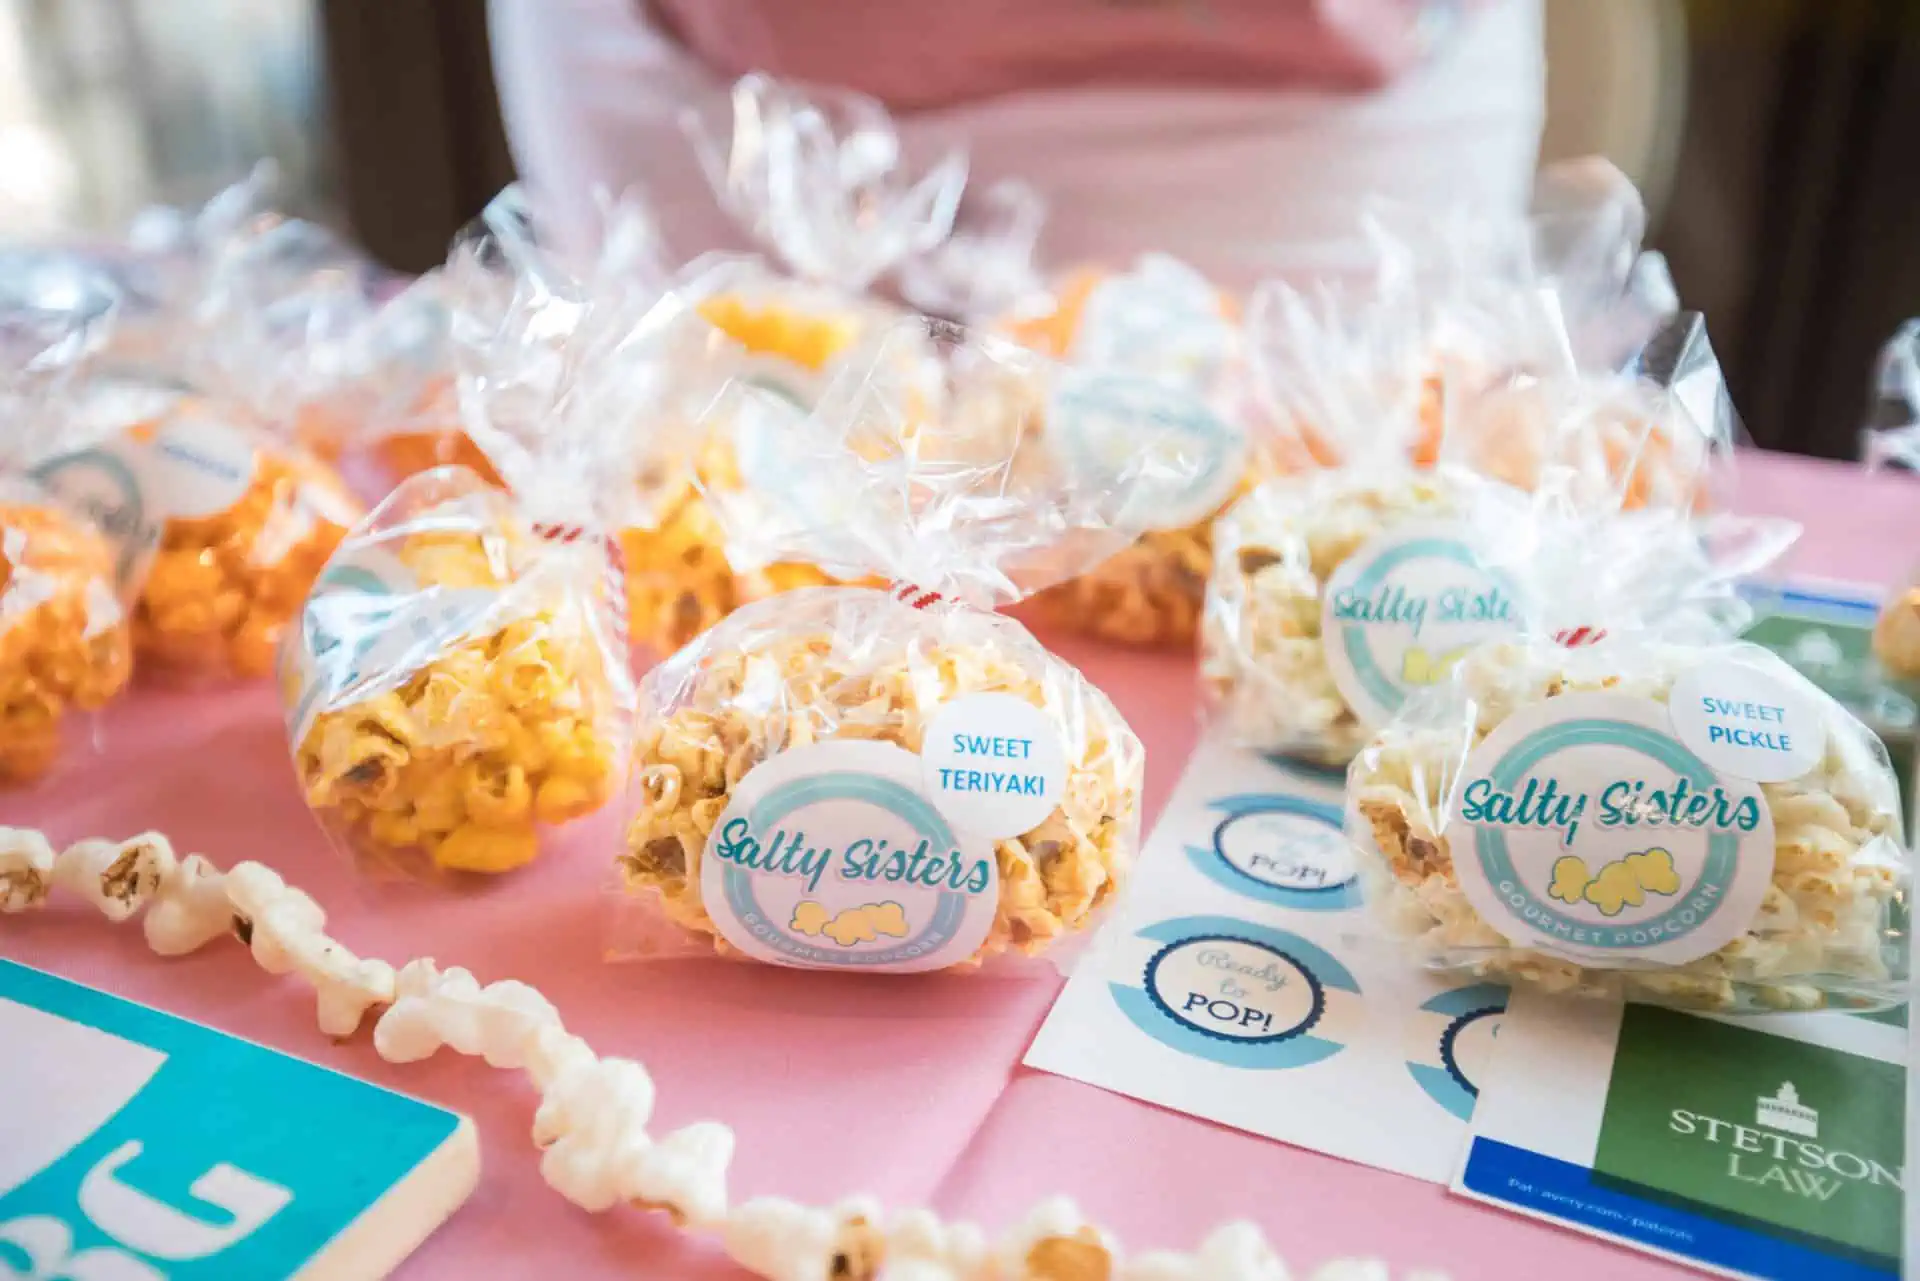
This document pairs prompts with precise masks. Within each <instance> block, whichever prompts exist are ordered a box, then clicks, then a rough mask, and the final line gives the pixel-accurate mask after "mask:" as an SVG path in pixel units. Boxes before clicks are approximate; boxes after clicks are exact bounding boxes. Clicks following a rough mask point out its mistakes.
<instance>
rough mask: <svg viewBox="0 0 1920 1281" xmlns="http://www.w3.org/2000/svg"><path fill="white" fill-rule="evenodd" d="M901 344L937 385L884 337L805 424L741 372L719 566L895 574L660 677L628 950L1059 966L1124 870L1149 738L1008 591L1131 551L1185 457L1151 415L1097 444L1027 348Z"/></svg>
mask: <svg viewBox="0 0 1920 1281" xmlns="http://www.w3.org/2000/svg"><path fill="white" fill-rule="evenodd" d="M899 342H900V344H901V345H902V346H904V347H905V348H906V349H908V350H912V351H918V350H922V349H924V348H925V347H926V346H927V345H928V344H929V343H930V342H931V344H932V345H933V346H934V347H935V349H936V350H938V351H939V352H940V376H939V378H938V379H936V380H933V381H931V382H929V381H927V380H925V379H915V378H905V377H903V376H902V374H901V371H902V370H906V369H912V368H914V364H913V362H911V361H901V360H898V359H896V358H894V357H893V356H892V355H890V354H889V352H888V351H886V350H885V349H884V348H883V349H881V350H879V351H876V352H874V353H873V355H872V360H871V363H870V364H869V365H868V366H866V367H865V368H863V369H859V370H854V371H850V372H849V373H848V374H847V375H845V376H843V378H842V379H841V380H839V381H838V382H836V384H835V385H834V387H832V388H830V389H829V392H828V394H827V397H826V399H825V400H823V402H822V403H821V405H820V406H819V407H818V409H817V410H816V411H815V413H814V414H813V415H812V416H810V417H808V418H804V419H803V418H800V417H799V416H798V414H797V413H796V411H794V410H793V409H792V407H791V406H790V405H787V404H785V402H782V401H780V400H779V399H777V398H774V397H771V396H768V395H766V394H765V393H762V392H758V391H756V390H754V389H751V388H746V387H743V386H741V385H736V386H735V387H734V388H732V389H731V392H732V393H733V394H734V395H735V396H736V397H737V398H738V400H739V401H740V403H738V404H736V405H734V406H733V407H732V408H731V409H730V410H729V411H728V412H726V413H725V414H724V415H723V421H724V422H725V424H726V427H725V430H726V431H728V432H729V433H730V434H731V435H732V437H733V445H734V448H735V449H736V450H737V451H738V452H739V454H740V456H742V457H743V458H749V459H755V460H756V462H755V463H754V464H753V465H752V466H750V467H749V468H748V474H749V478H750V483H749V484H747V485H745V486H743V487H741V488H740V489H737V490H734V491H732V492H729V493H726V494H720V493H716V494H715V495H714V502H715V511H716V514H717V515H718V516H719V518H720V519H721V521H722V523H723V524H724V525H725V526H726V527H727V529H728V530H729V535H730V537H729V543H728V553H729V555H731V556H733V557H734V558H735V559H736V562H737V563H738V564H740V565H741V566H743V567H751V566H755V565H759V564H771V563H776V562H778V561H780V560H783V559H795V558H797V559H802V560H805V561H807V562H809V563H813V564H817V565H820V566H822V567H823V568H825V569H826V570H828V571H829V572H830V573H832V574H833V575H834V576H836V577H838V578H841V579H849V580H850V579H859V578H865V577H878V578H881V579H883V580H891V581H893V582H894V583H896V584H897V586H896V588H895V589H894V590H891V591H890V590H886V589H880V588H870V587H815V588H807V589H802V590H797V591H792V592H788V593H786V594H784V595H781V596H778V597H775V598H773V599H770V600H766V601H760V602H756V603H753V604H750V605H747V606H745V607H743V608H741V609H740V610H738V611H736V612H735V613H734V614H733V615H732V616H730V617H729V618H727V619H726V620H724V621H723V622H721V623H719V624H718V625H717V626H715V627H714V628H713V629H711V630H710V631H708V632H706V633H705V634H704V635H702V636H700V637H699V638H698V639H696V640H695V641H694V642H693V643H692V644H690V645H688V646H687V647H686V648H685V649H683V650H681V651H680V652H679V653H678V654H676V655H675V656H674V657H673V658H672V659H670V660H669V661H667V662H666V663H664V664H662V665H661V666H659V667H657V668H655V669H654V670H653V671H652V672H650V673H649V674H648V675H647V677H646V678H645V679H644V681H643V682H642V684H641V691H640V718H639V730H638V738H637V743H636V747H635V752H634V774H633V779H632V783H631V787H632V790H633V795H634V801H633V816H632V818H631V821H630V822H629V824H628V827H627V837H626V852H625V853H624V854H623V855H622V857H621V858H620V860H619V874H620V883H621V886H622V904H623V911H622V913H621V915H620V933H619V935H618V937H617V939H616V940H615V951H616V953H618V954H621V955H630V956H641V957H661V956H672V955H676V954H685V953H689V952H692V953H702V952H704V953H708V954H711V953H712V952H713V951H718V952H719V953H721V954H723V955H728V956H741V957H746V958H749V959H753V960H758V961H762V962H768V963H772V964H780V965H790V966H798V967H803V968H814V969H830V970H857V971H867V972H875V973H899V972H910V971H927V970H952V969H961V970H964V969H971V968H973V967H975V966H977V965H979V964H980V963H982V962H984V961H986V960H988V959H989V958H992V957H995V956H998V955H1000V954H1003V953H1027V954H1037V953H1042V952H1049V951H1052V952H1053V954H1054V955H1055V956H1056V957H1058V956H1059V955H1060V952H1061V950H1062V949H1063V948H1064V947H1065V945H1066V944H1067V943H1068V942H1069V941H1070V940H1073V939H1075V938H1078V937H1083V936H1084V935H1085V933H1086V931H1088V930H1089V929H1090V928H1091V926H1092V925H1093V924H1094V922H1095V921H1096V920H1097V919H1098V917H1099V916H1100V915H1101V909H1102V908H1103V907H1104V906H1105V905H1107V904H1108V903H1110V902H1111V901H1112V899H1113V897H1114V895H1115V894H1116V893H1117V892H1118V890H1119V889H1120V887H1121V886H1122V885H1123V884H1124V882H1125V880H1126V877H1127V874H1128V871H1129V867H1130V865H1131V863H1132V860H1133V858H1134V856H1135V853H1136V850H1137V845H1138V837H1139V823H1140V786H1141V772H1142V766H1143V760H1144V754H1143V750H1142V747H1141V744H1140V741H1139V739H1138V738H1137V737H1136V736H1135V735H1134V733H1133V732H1132V730H1131V729H1129V728H1128V726H1127V724H1126V722H1125V721H1124V720H1123V719H1122V718H1121V717H1120V715H1119V713H1118V712H1117V711H1116V710H1115V709H1114V707H1113V705H1112V704H1111V703H1110V702H1109V701H1108V700H1107V698H1106V697H1105V696H1104V695H1103V694H1101V693H1100V691H1099V690H1097V689H1095V688H1094V687H1093V686H1092V685H1091V684H1089V683H1088V682H1087V681H1086V679H1085V678H1084V677H1082V676H1081V675H1080V674H1079V673H1078V672H1077V671H1075V670H1074V669H1073V668H1072V667H1070V666H1069V665H1067V664H1066V663H1065V662H1063V661H1061V660H1060V659H1059V658H1057V657H1055V656H1053V655H1052V654H1050V653H1048V652H1047V650H1046V649H1045V648H1044V647H1043V646H1042V645H1041V644H1040V643H1039V642H1038V641H1036V640H1035V639H1034V638H1033V637H1032V636H1031V635H1030V634H1029V633H1028V632H1027V631H1026V630H1025V629H1024V628H1023V627H1021V626H1020V625H1019V624H1018V623H1016V622H1014V621H1012V620H1011V619H1008V618H1005V617H1003V616H1001V615H999V614H997V613H994V612H993V607H994V606H996V605H999V604H1002V603H1005V602H1009V601H1012V600H1015V599H1018V598H1019V597H1021V596H1024V595H1026V594H1027V593H1029V592H1031V591H1032V590H1033V589H1034V588H1036V587H1039V586H1043V585H1045V584H1047V583H1050V582H1055V581H1058V580H1060V579H1062V578H1064V577H1067V576H1070V575H1071V574H1073V573H1076V572H1079V571H1081V570H1084V569H1085V568H1086V567H1088V566H1089V565H1091V564H1094V563H1096V562H1097V561H1098V560H1100V559H1101V558H1102V557H1104V556H1106V555H1109V554H1111V553H1112V552H1113V550H1115V549H1116V548H1117V547H1120V546H1124V545H1125V544H1126V542H1127V541H1128V540H1130V539H1131V538H1132V537H1133V536H1134V535H1135V534H1136V533H1137V532H1138V530H1139V528H1140V525H1141V523H1142V521H1143V520H1145V519H1146V518H1148V516H1149V515H1150V513H1151V512H1152V510H1153V509H1154V506H1155V504H1156V503H1157V502H1158V501H1160V497H1161V495H1163V494H1164V493H1166V492H1168V491H1177V490H1178V489H1180V488H1181V487H1182V486H1184V485H1187V484H1190V483H1192V479H1193V474H1194V472H1195V471H1196V470H1197V463H1196V462H1195V460H1193V459H1192V458H1190V457H1189V456H1188V453H1187V450H1188V442H1187V441H1186V439H1185V438H1184V436H1182V435H1181V434H1180V433H1178V432H1166V431H1162V430H1160V429H1159V428H1158V427H1157V425H1155V424H1154V423H1153V422H1152V421H1151V420H1139V419H1136V420H1132V421H1131V422H1129V423H1126V424H1120V425H1121V426H1124V427H1127V428H1129V429H1131V430H1132V437H1131V440H1130V441H1129V442H1126V443H1125V444H1121V443H1119V442H1114V441H1111V440H1108V439H1105V438H1104V436H1105V431H1104V429H1105V428H1107V427H1109V426H1114V425H1116V424H1114V423H1112V422H1110V421H1109V420H1108V419H1107V418H1105V417H1104V416H1102V415H1100V414H1098V413H1090V414H1088V415H1087V416H1086V417H1084V418H1081V417H1077V416H1076V415H1075V413H1074V411H1073V409H1072V407H1071V404H1070V403H1069V404H1067V405H1065V406H1063V404H1062V403H1060V402H1058V401H1057V400H1055V399H1054V398H1055V397H1057V395H1058V393H1059V391H1060V390H1061V389H1060V386H1059V383H1058V378H1059V373H1058V371H1057V370H1056V369H1055V368H1054V367H1053V366H1052V365H1051V364H1050V362H1047V361H1046V360H1045V359H1044V358H1041V357H1039V356H1037V355H1035V354H1034V353H1031V352H1029V351H1027V350H1025V349H1023V348H1020V347H1017V346H1015V345H1013V344H1009V343H1003V342H1000V341H998V340H995V339H991V338H982V337H976V336H970V335H965V334H962V333H960V332H958V331H955V330H953V329H951V328H946V327H941V326H938V325H935V326H934V327H933V329H932V330H931V331H928V330H926V329H924V328H923V327H922V326H920V325H918V324H916V325H912V326H910V327H909V328H908V329H906V330H904V331H902V333H901V334H900V336H899ZM1050 402H1051V403H1050ZM1043 423H1044V428H1042V424H1043Z"/></svg>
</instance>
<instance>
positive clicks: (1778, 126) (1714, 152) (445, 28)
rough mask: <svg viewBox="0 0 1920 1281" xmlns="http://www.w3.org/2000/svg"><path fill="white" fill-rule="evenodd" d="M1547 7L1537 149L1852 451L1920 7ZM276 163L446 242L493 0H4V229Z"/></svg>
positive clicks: (364, 215)
mask: <svg viewBox="0 0 1920 1281" xmlns="http://www.w3.org/2000/svg"><path fill="white" fill-rule="evenodd" d="M636 2H637V0H636ZM1547 13H1548V68H1549V80H1550V84H1549V104H1550V105H1549V119H1548V127H1547V133H1546V140H1545V144H1544V147H1543V153H1544V158H1546V159H1556V158H1561V157H1566V156H1574V155H1582V154H1587V153H1591V152H1599V153H1602V154H1605V155H1607V156H1608V157H1609V158H1610V159H1612V160H1613V161H1614V162H1615V163H1616V164H1618V165H1620V167H1621V168H1623V169H1624V170H1626V171H1627V173H1628V174H1629V175H1630V176H1632V177H1633V178H1634V179H1635V180H1636V181H1638V182H1639V183H1640V185H1641V187H1642V189H1643V190H1644V191H1645V192H1646V195H1647V199H1648V203H1649V205H1650V207H1651V210H1652V213H1653V235H1652V238H1651V239H1652V245H1653V247H1655V248H1658V249H1661V250H1663V251H1664V252H1665V253H1666V254H1667V256H1668V258H1669V261H1670V262H1671V264H1672V267H1673V272H1674V276H1675V278H1676V280H1677V282H1678V284H1679V286H1680V292H1681V297H1682V299H1683V301H1684V302H1685V303H1686V304H1687V305H1688V306H1690V307H1692V308H1695V309H1698V310H1701V311H1704V312H1705V313H1706V314H1707V316H1708V319H1709V322H1710V324H1711V326H1712V332H1713V336H1714V341H1715V346H1716V348H1717V350H1718V352H1719V354H1720V357H1721V359H1722V361H1723V362H1724V364H1725V365H1726V367H1727V371H1728V376H1729V379H1730V382H1731V384H1732V387H1733V391H1734V395H1735V398H1736V401H1737V403H1738V405H1739V406H1740V410H1741V413H1742V415H1743V417H1744V419H1745V421H1746V424H1747V427H1748V430H1749V431H1750V432H1751V433H1752V434H1753V436H1754V438H1755V439H1756V440H1757V441H1758V442H1759V443H1761V444H1763V445H1766V446H1769V447H1772V448H1777V449H1785V450H1792V451H1795V452H1800V453H1808V454H1816V455H1825V456H1830V457H1852V456H1854V454H1855V452H1856V448H1857V441H1858V428H1859V426H1860V423H1861V420H1862V418H1863V415H1864V414H1865V412H1866V402H1867V395H1868V384H1869V381H1870V377H1871V370H1872V365H1873V359H1874V354H1875V351H1876V349H1877V348H1878V347H1879V345H1880V344H1881V343H1882V342H1884V341H1885V340H1886V338H1887V337H1888V336H1889V335H1890V334H1891V333H1892V332H1893V330H1894V329H1895V328H1896V327H1897V325H1898V324H1899V323H1900V322H1901V321H1902V320H1903V319H1905V318H1906V317H1907V316H1909V315H1912V314H1914V313H1916V312H1920V237H1917V236H1914V235H1913V234H1912V233H1911V228H1913V227H1915V226H1920V164H1916V163H1915V162H1914V141H1913V140H1914V137H1915V136H1916V129H1920V3H1915V2H1914V0H1548V4H1547ZM262 157H269V158H272V159H273V160H275V161H276V162H277V163H278V164H279V166H280V169H281V175H282V179H283V187H282V194H283V197H284V202H285V204H286V206H287V207H288V208H289V209H290V210H291V211H292V212H294V213H298V214H302V215H306V216H309V217H314V218H317V219H319V220H322V221H325V222H328V223H331V224H333V225H336V226H338V227H340V228H342V229H345V230H347V231H349V232H351V233H352V234H353V235H355V236H356V237H358V238H359V239H360V241H361V242H362V243H364V244H365V245H366V246H367V247H368V248H369V249H370V250H371V251H372V252H373V253H374V254H376V255H377V256H379V257H380V258H381V259H383V260H384V261H386V262H387V263H389V264H390V265H392V266H395V267H399V268H404V269H419V268H424V267H426V266H428V265H430V264H432V263H434V262H437V261H438V260H439V259H440V258H441V257H442V256H443V254H444V252H445V247H446V243H447V240H448V237H449V236H450V235H451V234H452V232H453V231H454V230H455V229H456V228H457V227H458V226H459V225H460V224H461V223H463V222H464V221H465V220H466V219H467V218H469V217H471V216H472V215H473V214H474V213H475V212H477V211H478V210H479V208H480V206H481V205H482V204H483V203H484V202H485V201H486V199H487V198H488V197H489V196H490V195H492V194H493V192H495V191H496V190H498V189H499V187H500V186H501V185H503V184H504V183H506V182H507V181H509V180H510V179H511V178H512V177H513V165H512V160H511V157H510V156H509V154H508V150H507V146H506V143H505V140H504V138H503V135H502V132H501V128H500V122H499V115H498V111H497V106H496V102H495V94H494V85H493V79H492V75H491V71H490V68H489V53H488V47H487V33H486V6H485V3H484V0H406V2H404V3H393V2H391V0H389V2H388V3H384V4H377V3H373V2H372V0H0V175H4V178H0V235H16V234H45V233H49V232H60V231H67V230H73V229H85V230H102V231H104V230H110V229H115V228H118V227H120V226H122V225H124V224H125V223H126V221H127V220H128V219H129V218H130V217H131V216H132V215H133V214H134V213H135V212H136V211H137V210H139V209H140V208H141V207H143V206H144V205H147V204H151V203H154V202H166V203H194V202H197V201H199V200H202V199H204V198H205V197H206V196H207V195H209V194H211V193H212V192H213V191H214V190H216V189H217V188H219V187H220V186H221V185H223V184H224V183H225V182H227V181H230V180H231V179H233V178H234V177H236V176H237V175H239V174H240V173H242V172H244V170H245V169H246V167H247V166H248V165H249V164H250V163H251V162H252V161H254V160H256V159H259V158H262Z"/></svg>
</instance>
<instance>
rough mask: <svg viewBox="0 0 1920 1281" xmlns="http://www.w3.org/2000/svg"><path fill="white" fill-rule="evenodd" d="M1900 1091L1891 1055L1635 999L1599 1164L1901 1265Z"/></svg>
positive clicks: (1727, 1211) (1736, 1220) (1839, 1248)
mask: <svg viewBox="0 0 1920 1281" xmlns="http://www.w3.org/2000/svg"><path fill="white" fill-rule="evenodd" d="M1676 1047H1677V1048H1676ZM1905 1103H1906V1088H1905V1073H1904V1072H1903V1070H1902V1069H1901V1067H1900V1065H1899V1064H1897V1063H1889V1062H1884V1061H1882V1060H1880V1059H1876V1058H1869V1057H1867V1056H1866V1055H1864V1054H1855V1053H1850V1052H1848V1051H1845V1050H1840V1049H1836V1048H1833V1047H1832V1046H1822V1045H1813V1044H1809V1043H1806V1042H1803V1041H1798V1040H1790V1039H1788V1038H1786V1037H1784V1036H1772V1035H1768V1034H1767V1033H1764V1032H1759V1031H1755V1030H1753V1029H1751V1028H1746V1027H1738V1026H1735V1025H1732V1024H1728V1023H1720V1022H1716V1021H1712V1020H1707V1019H1696V1018H1692V1017H1690V1016H1688V1015H1684V1014H1676V1013H1674V1012H1672V1011H1669V1010H1661V1009H1655V1008H1652V1007H1649V1006H1628V1007H1627V1009H1626V1010H1625V1012H1624V1014H1623V1016H1622V1019H1621V1025H1620V1041H1619V1049H1618V1052H1617V1054H1616V1055H1615V1059H1614V1073H1613V1081H1612V1083H1611V1085H1610V1087H1609V1088H1608V1091H1607V1102H1606V1112H1605V1114H1604V1116H1603V1118H1602V1120H1601V1125H1600V1139H1599V1143H1598V1145H1597V1147H1596V1150H1595V1153H1594V1161H1593V1170H1594V1175H1595V1178H1596V1181H1597V1182H1599V1183H1601V1184H1603V1185H1612V1186H1614V1187H1616V1188H1620V1189H1622V1190H1626V1191H1631V1192H1632V1193H1634V1194H1636V1195H1639V1196H1642V1197H1646V1198H1648V1199H1650V1200H1655V1201H1659V1202H1662V1203H1664V1204H1668V1205H1672V1206H1675V1207H1677V1208H1681V1209H1684V1210H1687V1211H1690V1212H1692V1213H1694V1214H1698V1215H1701V1216H1703V1217H1706V1218H1709V1219H1712V1220H1716V1221H1718V1222H1721V1223H1725V1224H1729V1225H1734V1226H1738V1227H1741V1228H1745V1229H1747V1230H1749V1231H1756V1232H1760V1233H1763V1234H1765V1235H1768V1236H1772V1237H1774V1238H1776V1239H1782V1240H1788V1241H1794V1242H1797V1243H1799V1244H1802V1245H1808V1246H1812V1247H1814V1248H1816V1249H1819V1250H1821V1251H1822V1252H1824V1253H1826V1254H1828V1255H1837V1256H1839V1257H1842V1258H1847V1259H1851V1260H1853V1261H1855V1262H1858V1263H1861V1264H1864V1265H1866V1266H1867V1267H1869V1268H1873V1269H1879V1270H1881V1271H1884V1272H1887V1273H1889V1274H1892V1273H1897V1271H1898V1266H1899V1265H1898V1259H1899V1250H1900V1220H1901V1201H1902V1184H1903V1182H1904V1174H1903V1171H1902V1168H1901V1161H1902V1157H1903V1152H1902V1148H1903V1135H1904V1130H1905V1127H1904V1112H1905Z"/></svg>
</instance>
